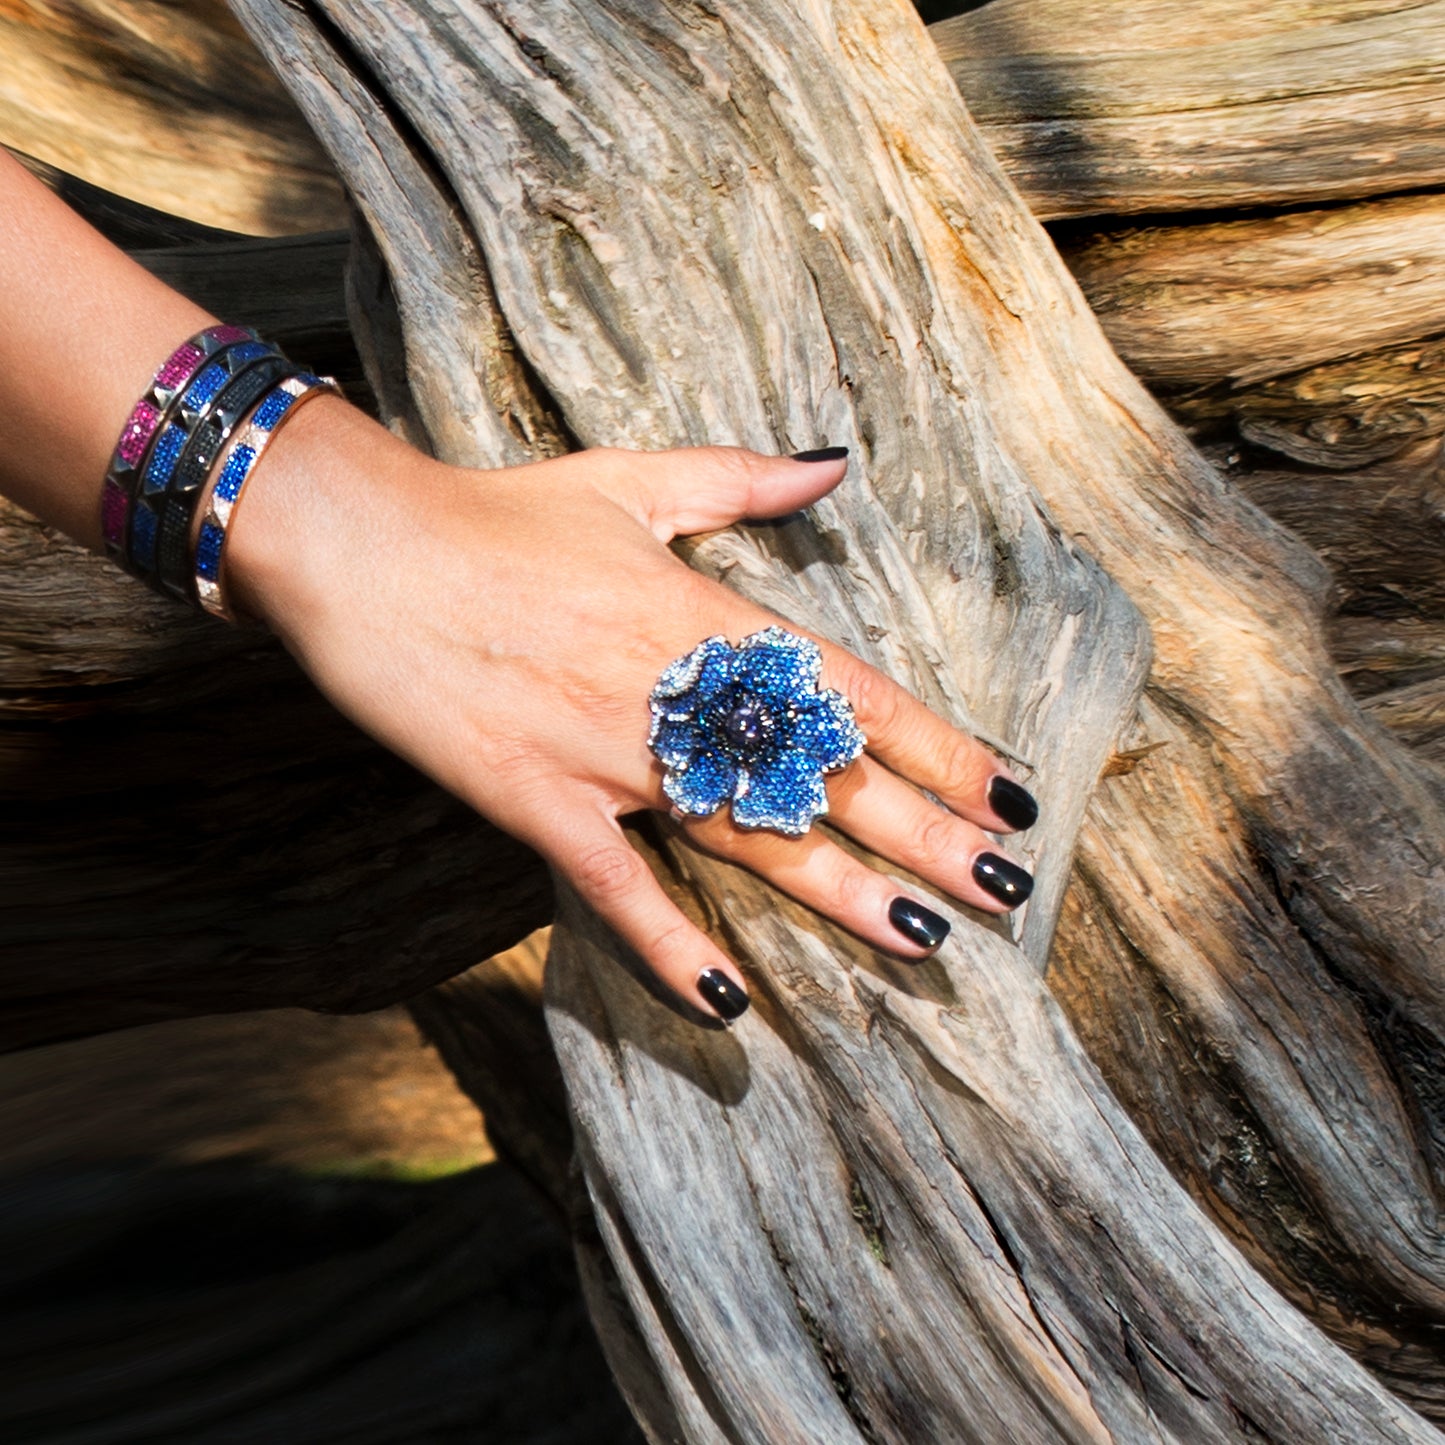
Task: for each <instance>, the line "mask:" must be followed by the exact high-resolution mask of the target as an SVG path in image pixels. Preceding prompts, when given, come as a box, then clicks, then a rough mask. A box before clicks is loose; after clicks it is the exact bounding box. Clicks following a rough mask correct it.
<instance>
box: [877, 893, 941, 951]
mask: <svg viewBox="0 0 1445 1445" xmlns="http://www.w3.org/2000/svg"><path fill="white" fill-rule="evenodd" d="M888 921H889V923H891V924H892V925H893V926H894V928H896V929H897V930H898V931H899V933H901V934H902V935H903V936H904V938H906V939H907V940H908V941H909V942H910V943H916V944H917V945H918V946H919V947H920V948H937V947H938V945H939V944H940V943H942V942H943V940H944V939H945V938H947V937H948V930H949V929H950V928H952V927H953V925H952V924H951V923H950V922H949V921H948V919H946V918H943V917H940V916H939V915H938V914H937V913H935V912H934V911H933V910H932V909H931V908H925V907H924V906H923V904H921V903H919V902H917V901H915V900H914V899H912V898H895V899H894V900H893V902H892V903H890V904H889V905H888Z"/></svg>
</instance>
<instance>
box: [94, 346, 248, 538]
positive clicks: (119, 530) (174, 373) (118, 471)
mask: <svg viewBox="0 0 1445 1445" xmlns="http://www.w3.org/2000/svg"><path fill="white" fill-rule="evenodd" d="M255 340H256V333H255V332H254V331H249V330H247V329H246V328H245V327H243V326H226V325H217V326H208V327H207V328H206V329H205V330H204V331H201V332H198V333H197V334H196V335H195V336H193V337H191V338H190V340H188V341H184V342H182V343H181V345H180V346H178V347H177V348H176V349H175V350H174V351H173V352H172V353H171V354H170V355H169V356H168V357H167V358H166V359H165V361H164V362H163V363H162V364H161V367H160V369H159V370H158V371H157V372H156V374H155V375H154V376H153V377H152V378H151V384H150V385H149V386H148V387H147V388H146V390H145V392H144V393H143V395H142V396H141V398H140V400H139V401H137V402H136V404H135V406H134V407H133V408H132V410H131V414H130V416H129V418H128V419H127V421H126V424H125V426H124V427H123V428H122V429H121V434H120V440H119V441H118V442H117V443H116V448H115V451H114V453H113V454H112V455H111V459H110V466H109V467H108V468H107V469H106V473H105V481H104V483H103V484H102V486H101V492H100V529H101V534H102V535H103V536H104V538H105V548H106V553H107V555H108V556H110V557H111V558H112V559H113V560H115V561H121V560H122V554H123V551H124V549H125V546H126V539H127V536H128V534H129V531H130V520H131V510H132V506H133V503H134V499H135V496H136V494H137V492H138V491H139V487H140V477H141V473H142V469H143V467H144V466H145V465H146V463H147V459H148V457H149V455H150V452H151V447H152V445H153V443H154V442H155V439H156V434H157V433H158V432H159V431H160V429H161V423H162V422H163V421H164V420H165V418H166V416H167V414H168V413H169V412H170V410H171V408H172V407H173V406H174V404H175V402H176V400H177V398H178V397H179V396H180V395H181V393H182V392H183V390H184V389H185V387H186V386H187V384H188V383H189V382H190V380H191V378H192V377H193V376H195V375H196V373H197V372H198V371H199V370H200V369H201V368H202V366H203V365H204V364H205V363H206V362H207V361H208V360H209V359H210V358H211V357H213V356H215V355H216V354H217V353H218V352H220V351H222V350H223V349H224V348H226V347H229V346H236V345H239V344H240V343H243V342H254V341H255Z"/></svg>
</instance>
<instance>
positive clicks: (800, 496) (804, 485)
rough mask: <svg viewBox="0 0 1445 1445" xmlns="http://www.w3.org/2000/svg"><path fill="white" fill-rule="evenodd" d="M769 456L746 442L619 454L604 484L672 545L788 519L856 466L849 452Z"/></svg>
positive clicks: (836, 449)
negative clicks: (745, 524) (755, 522)
mask: <svg viewBox="0 0 1445 1445" xmlns="http://www.w3.org/2000/svg"><path fill="white" fill-rule="evenodd" d="M799 455H800V456H801V457H805V458H806V457H809V456H811V457H813V458H815V459H814V460H801V461H800V460H797V459H795V458H793V457H767V456H763V455H762V454H761V453H760V452H751V451H746V450H745V449H743V448H742V447H689V448H687V449H685V450H679V451H670V452H615V453H613V454H612V465H611V466H610V467H609V468H608V472H609V475H610V476H611V478H612V482H611V483H610V484H609V483H604V484H603V485H604V487H606V488H607V490H608V491H609V494H611V495H612V496H613V499H614V500H615V501H618V502H620V503H621V504H622V505H624V506H626V507H628V509H629V510H630V511H632V512H633V514H634V515H635V516H637V517H638V519H639V520H640V521H642V522H643V523H644V524H645V525H646V526H647V527H649V528H650V529H651V530H652V532H653V533H654V534H655V535H656V536H657V537H658V538H659V539H660V540H661V541H664V542H670V541H671V540H672V539H673V538H674V537H680V536H688V535H690V534H691V533H694V532H711V531H714V530H716V529H717V528H719V527H728V526H731V525H732V524H733V523H734V522H737V521H740V520H742V519H743V518H744V517H785V516H787V515H788V514H789V513H792V512H796V511H798V510H800V509H801V508H803V507H806V506H809V505H811V504H812V503H813V502H816V501H817V500H818V499H819V498H820V497H822V496H825V495H826V494H827V493H828V492H830V491H832V490H833V488H834V487H836V486H837V485H838V483H839V482H841V481H842V480H843V474H844V472H846V471H847V469H848V449H847V448H846V447H830V448H827V449H825V450H824V451H822V452H813V453H808V452H803V453H800V454H799Z"/></svg>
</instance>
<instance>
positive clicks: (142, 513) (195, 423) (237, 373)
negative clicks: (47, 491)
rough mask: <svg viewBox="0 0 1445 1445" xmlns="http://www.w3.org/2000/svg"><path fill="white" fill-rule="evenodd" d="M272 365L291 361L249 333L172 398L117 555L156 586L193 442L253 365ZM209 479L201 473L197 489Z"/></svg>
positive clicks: (142, 469)
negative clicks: (168, 503) (169, 506)
mask: <svg viewBox="0 0 1445 1445" xmlns="http://www.w3.org/2000/svg"><path fill="white" fill-rule="evenodd" d="M268 365H269V366H270V367H271V368H272V372H271V374H272V379H274V377H275V375H276V374H277V372H276V368H277V367H286V366H289V365H290V363H289V362H287V361H286V359H285V357H283V356H282V355H281V354H280V352H278V351H277V350H276V348H275V347H273V346H270V345H268V344H267V343H266V342H264V341H258V340H257V339H256V338H255V337H253V336H250V335H247V336H246V337H245V338H244V339H242V340H240V341H232V342H230V343H228V344H226V345H224V346H222V347H220V348H219V349H218V350H217V351H216V352H215V353H214V354H213V355H212V356H211V357H210V358H209V359H208V360H207V361H206V362H205V364H204V365H203V366H201V367H200V368H199V370H197V371H196V372H195V374H194V375H193V376H192V377H191V379H190V380H189V381H187V382H186V383H185V384H184V386H182V387H180V388H179V389H178V390H177V391H176V393H175V395H174V396H173V397H172V398H171V400H170V402H169V404H168V405H167V407H166V409H165V411H164V412H163V413H162V416H161V419H160V422H159V424H158V425H157V428H156V431H155V437H154V440H153V441H152V442H151V444H150V446H149V448H148V449H147V451H146V453H145V455H144V457H143V458H142V460H141V462H140V464H139V465H138V466H137V468H136V470H135V475H134V478H133V488H134V490H133V491H132V492H131V496H130V517H129V522H128V526H127V527H126V529H125V532H124V534H123V536H122V539H121V545H120V547H119V554H118V556H117V558H116V560H117V561H118V562H119V563H120V564H121V566H123V567H124V568H125V569H126V570H127V571H128V572H131V573H133V574H134V575H135V576H138V577H140V578H141V579H142V580H144V581H146V582H150V583H152V584H153V585H155V583H156V566H157V554H158V548H159V542H160V529H161V518H162V514H163V513H164V511H165V498H166V495H167V493H168V492H171V491H173V490H177V489H178V488H179V486H180V484H181V483H183V482H185V481H186V480H187V479H188V478H189V475H190V469H186V470H185V471H183V466H184V463H185V462H186V460H187V458H188V456H189V455H190V454H191V452H192V451H193V450H194V447H193V443H194V442H195V441H196V440H197V439H198V437H200V436H201V435H202V434H204V433H205V429H206V424H207V422H208V421H209V420H210V418H211V417H212V416H213V415H214V414H215V413H216V411H217V408H218V406H219V405H220V404H221V403H222V402H223V401H224V399H225V398H226V396H227V394H228V393H229V392H230V391H231V389H232V387H233V385H234V384H235V383H236V382H237V381H238V380H239V379H240V378H242V377H243V376H244V375H245V374H246V373H247V372H249V371H250V370H251V369H252V368H260V367H265V366H268ZM253 399H254V398H253ZM212 456H213V458H214V452H213V453H212ZM204 480H205V473H204V472H202V473H201V474H200V475H199V476H198V477H196V478H195V480H194V483H193V484H192V490H194V488H195V487H199V486H200V484H201V483H202V482H203V481H204Z"/></svg>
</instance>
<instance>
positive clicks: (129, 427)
mask: <svg viewBox="0 0 1445 1445" xmlns="http://www.w3.org/2000/svg"><path fill="white" fill-rule="evenodd" d="M319 388H328V389H333V390H334V389H335V383H334V382H331V381H329V380H327V381H323V380H322V379H321V378H319V377H313V376H310V375H309V374H308V373H306V372H304V371H303V370H302V369H301V368H300V367H297V366H295V365H293V364H292V363H291V362H289V361H288V360H287V359H286V358H285V357H284V356H283V355H282V354H281V352H280V351H278V350H277V349H276V348H275V347H274V346H272V345H270V344H269V343H268V342H264V341H262V340H261V339H260V338H259V337H257V335H256V334H255V332H253V331H250V330H248V329H246V328H244V327H239V326H211V327H207V328H206V330H204V331H202V332H200V333H199V334H198V335H196V336H193V337H191V338H190V340H188V341H186V342H184V343H183V344H182V345H181V346H179V347H178V348H177V349H176V350H175V351H174V352H173V353H172V354H171V355H170V357H168V358H167V360H166V361H165V363H164V364H163V365H162V366H161V368H160V370H159V371H157V372H156V374H155V376H154V377H153V378H152V379H151V384H150V386H149V387H148V388H147V389H146V392H145V394H144V395H143V396H142V397H141V398H140V400H139V401H138V402H137V403H136V405H135V407H134V409H133V410H132V412H131V415H130V417H129V419H128V420H127V422H126V424H125V427H124V429H123V430H122V432H121V436H120V441H119V442H118V443H117V445H116V449H115V452H114V454H113V455H112V457H111V463H110V466H109V468H108V469H107V471H106V475H105V481H104V483H103V484H102V487H101V531H102V534H103V535H104V538H105V545H106V551H107V553H108V554H109V556H110V557H111V558H112V559H113V560H115V561H116V562H118V563H119V564H120V565H121V566H122V567H124V568H125V569H126V570H127V571H129V572H131V573H133V574H134V575H135V576H137V577H140V578H141V579H142V580H144V581H146V582H148V583H150V585H151V586H153V587H155V588H156V589H157V590H158V591H160V592H162V593H164V594H166V595H168V596H171V597H179V598H184V599H187V600H189V601H192V602H194V603H196V604H198V605H201V606H204V607H205V609H206V610H207V611H209V612H214V613H216V614H218V615H220V616H226V617H229V616H230V615H231V614H230V613H229V611H228V610H227V608H226V606H225V604H224V602H223V601H222V600H221V594H220V587H219V577H220V571H219V569H220V548H221V545H222V543H224V540H225V527H226V521H228V520H229V508H230V506H231V505H234V501H235V496H236V494H237V493H238V492H239V490H240V486H241V484H242V483H243V482H244V481H245V478H246V477H247V476H248V475H249V474H250V469H251V467H252V466H254V465H255V461H256V458H257V456H259V454H260V451H261V450H262V449H263V448H264V446H265V444H266V441H267V440H269V437H270V435H271V433H272V432H273V431H274V430H275V428H276V426H277V424H278V423H279V422H280V420H281V418H282V417H284V416H285V415H286V413H287V411H288V409H289V408H290V407H291V406H292V405H293V404H294V402H295V401H296V400H298V399H299V398H300V397H301V396H304V395H307V394H309V393H310V392H311V391H313V390H316V389H319ZM248 417H249V418H250V421H249V423H247V426H246V432H245V435H244V437H243V439H242V441H241V442H239V443H238V444H237V446H236V447H234V448H233V449H232V451H231V453H230V455H229V456H228V457H227V458H226V462H225V465H224V466H223V467H222V468H221V472H220V475H219V476H216V475H215V472H216V467H217V464H218V462H220V460H221V458H222V456H223V455H224V454H225V449H226V445H227V443H228V441H230V439H231V437H232V435H233V434H234V433H235V431H236V429H237V427H239V426H241V425H242V423H243V422H246V419H247V418H248ZM258 423H259V425H258ZM258 441H259V445H258V444H257V442H258ZM238 457H239V458H241V461H235V460H234V459H236V458H238ZM223 478H224V479H227V480H226V486H225V487H224V488H223V487H221V485H220V483H221V480H222V479H223ZM217 492H226V493H229V496H228V497H227V498H226V499H225V500H224V501H223V503H222V506H223V512H222V514H221V520H220V521H219V524H218V523H217V520H216V515H215V512H216V501H215V497H216V494H217ZM203 497H205V498H206V499H207V500H206V502H205V506H204V508H203V509H200V510H203V511H204V515H205V521H204V522H202V523H201V525H200V527H199V529H198V527H197V515H198V503H200V501H201V499H202V498H203ZM202 536H204V537H205V539H206V547H207V549H208V550H207V558H208V562H207V566H208V568H209V569H211V570H210V571H209V575H206V574H203V572H202V571H201V570H200V568H199V567H198V557H197V553H196V547H197V545H198V544H199V542H200V541H201V538H202ZM202 582H204V583H205V584H206V592H205V596H206V600H205V601H203V600H202V592H201V583H202Z"/></svg>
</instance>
